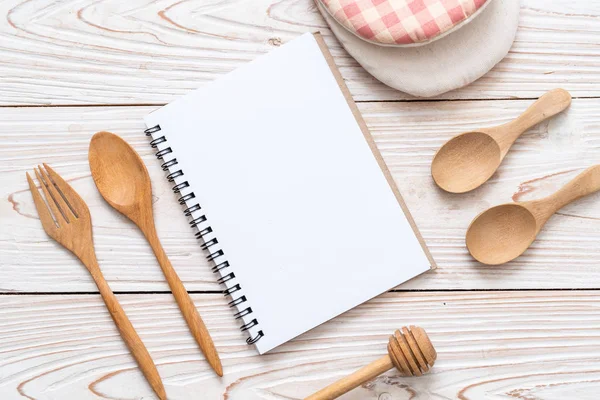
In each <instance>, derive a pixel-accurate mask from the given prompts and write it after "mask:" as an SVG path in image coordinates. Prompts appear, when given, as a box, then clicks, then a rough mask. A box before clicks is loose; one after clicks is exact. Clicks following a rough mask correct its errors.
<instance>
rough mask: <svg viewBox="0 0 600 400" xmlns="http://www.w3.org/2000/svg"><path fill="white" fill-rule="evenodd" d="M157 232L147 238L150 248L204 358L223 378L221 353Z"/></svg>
mask: <svg viewBox="0 0 600 400" xmlns="http://www.w3.org/2000/svg"><path fill="white" fill-rule="evenodd" d="M155 232H156V231H154V234H153V233H150V235H147V236H146V237H147V238H148V242H150V246H151V247H152V250H153V251H154V254H155V255H156V258H157V260H158V263H159V264H160V267H161V269H162V271H163V274H164V275H165V279H166V280H167V283H168V284H169V287H170V288H171V291H172V292H173V297H175V301H177V305H179V309H180V310H181V314H183V318H184V319H185V322H186V323H187V325H188V327H189V328H190V332H191V333H192V336H194V339H195V340H196V343H198V346H200V350H202V353H203V354H204V357H206V360H207V361H208V363H209V364H210V366H211V367H212V369H213V370H214V371H215V372H216V373H217V375H219V376H223V366H222V365H221V359H220V358H219V353H217V349H216V347H215V344H214V342H213V340H212V338H211V337H210V333H209V332H208V329H207V328H206V325H205V324H204V321H202V318H201V317H200V314H199V313H198V310H197V309H196V306H195V305H194V302H193V301H192V298H191V297H190V295H189V294H188V292H187V290H186V289H185V287H184V286H183V283H182V282H181V279H179V276H178V275H177V273H176V272H175V269H173V266H172V265H171V262H170V261H169V258H168V257H167V254H166V253H165V251H164V249H163V247H162V245H161V244H160V241H159V240H158V236H157V235H156V233H155Z"/></svg>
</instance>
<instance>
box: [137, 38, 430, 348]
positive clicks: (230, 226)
mask: <svg viewBox="0 0 600 400" xmlns="http://www.w3.org/2000/svg"><path fill="white" fill-rule="evenodd" d="M145 121H146V124H147V125H148V126H149V127H151V126H154V125H157V124H159V125H160V127H161V131H160V132H157V133H155V134H154V137H155V138H156V137H160V136H162V135H165V136H166V138H167V142H166V143H163V144H161V145H160V146H159V148H160V149H164V148H166V147H171V148H172V150H173V153H171V154H169V155H167V156H166V157H165V160H169V159H170V158H172V157H176V158H177V160H178V161H179V165H177V166H175V167H173V168H171V171H176V170H178V169H182V170H183V172H184V173H185V176H184V177H180V178H178V179H177V180H176V183H181V182H183V181H188V182H189V184H190V188H187V189H185V190H184V191H183V193H184V194H186V193H189V192H190V191H193V192H194V194H195V195H196V197H195V199H193V200H190V201H188V202H187V205H188V206H191V205H193V204H195V203H199V204H200V205H201V206H202V209H201V210H200V211H199V212H195V213H194V214H193V217H198V216H201V215H206V217H207V221H206V222H205V223H204V224H201V225H200V229H202V228H203V227H206V226H210V227H212V229H213V232H212V233H211V234H210V235H209V236H208V237H207V240H208V239H210V238H211V237H215V238H217V239H218V244H217V245H215V246H212V247H211V248H210V250H211V251H215V250H217V249H222V250H223V251H224V256H221V257H217V259H216V260H215V261H216V262H217V263H219V262H221V261H224V260H227V261H228V262H229V265H230V266H229V267H227V268H225V269H224V270H222V271H221V274H222V275H223V276H226V277H228V276H229V275H228V274H230V273H232V272H233V273H234V274H235V277H234V278H232V279H231V280H229V281H227V283H226V285H227V287H234V286H235V285H236V284H239V285H240V286H241V288H242V289H241V290H238V291H237V292H235V293H233V296H232V299H233V300H235V299H239V298H240V297H241V296H242V295H243V296H245V299H246V301H245V302H243V303H241V304H240V305H238V309H239V310H244V309H246V308H247V307H251V309H252V313H251V314H249V315H248V316H246V317H244V318H243V320H244V323H251V321H252V320H253V319H256V321H257V322H258V324H257V325H256V326H253V327H252V328H250V329H249V333H250V335H252V336H256V335H257V334H258V332H259V331H262V333H263V334H264V336H263V337H262V338H261V339H260V340H259V341H258V342H257V343H256V346H257V348H258V350H259V352H260V353H264V352H266V351H269V350H271V349H272V348H274V347H276V346H278V345H280V344H282V343H284V342H286V341H288V340H290V339H292V338H293V337H295V336H297V335H299V334H301V333H303V332H306V331H307V330H309V329H311V328H313V327H316V326H317V325H319V324H321V323H323V322H325V321H327V320H329V319H331V318H333V317H335V316H336V315H339V314H341V313H343V312H344V311H347V310H349V309H351V308H353V307H355V306H357V305H358V304H360V303H363V302H364V301H366V300H368V299H370V298H372V297H374V296H376V295H378V294H380V293H382V292H385V291H386V290H389V289H390V288H393V287H394V286H396V285H398V284H400V283H402V282H404V281H406V280H408V279H410V278H412V277H414V276H416V275H418V274H420V273H422V272H424V271H426V270H428V269H429V268H430V263H429V261H428V259H427V256H426V255H425V253H424V250H423V248H422V247H421V245H420V243H419V241H418V239H417V237H416V236H415V233H414V232H413V230H412V228H411V226H410V224H409V222H408V220H407V218H406V217H405V215H404V213H403V211H402V208H401V207H400V205H399V203H398V200H397V199H396V197H395V196H394V194H393V192H392V190H391V188H390V186H389V184H388V182H387V181H386V179H385V176H384V174H383V172H382V170H381V168H380V167H379V165H378V163H377V161H376V159H375V157H374V156H373V153H372V152H371V150H370V148H369V146H368V143H367V141H366V140H365V137H364V135H363V133H362V132H361V129H360V127H359V125H358V123H357V121H356V119H355V118H354V116H353V114H352V112H351V110H350V108H349V106H348V104H347V102H346V100H345V99H344V96H343V94H342V92H341V90H340V88H339V86H338V85H337V83H336V81H335V78H334V76H333V74H332V72H331V70H330V68H329V66H328V65H327V63H326V60H325V58H324V56H323V54H322V52H321V50H320V48H319V46H318V43H317V42H316V40H315V38H314V36H313V35H312V34H305V35H302V36H301V37H299V38H297V39H295V40H293V41H291V42H290V43H288V44H286V45H284V46H282V47H280V48H278V49H276V50H274V51H272V52H271V53H269V54H267V55H265V56H263V57H260V58H258V59H256V60H254V61H253V62H250V63H248V64H246V65H245V66H243V67H241V68H239V69H238V70H236V71H234V72H232V73H230V74H228V75H226V76H224V77H222V78H220V79H217V80H216V81H214V82H212V83H211V84H209V85H207V86H205V87H202V88H201V89H199V90H196V91H194V92H192V93H191V94H189V95H188V96H185V97H183V98H181V99H179V100H177V101H175V102H173V103H171V104H169V105H167V106H165V107H163V108H161V109H159V110H157V111H155V112H154V113H152V114H150V115H149V116H147V117H146V119H145ZM175 268H177V266H176V265H175ZM229 277H230V276H229Z"/></svg>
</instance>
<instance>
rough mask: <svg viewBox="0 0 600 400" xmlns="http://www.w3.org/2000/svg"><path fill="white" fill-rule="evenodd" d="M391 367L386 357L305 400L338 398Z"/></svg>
mask: <svg viewBox="0 0 600 400" xmlns="http://www.w3.org/2000/svg"><path fill="white" fill-rule="evenodd" d="M393 367H394V364H392V360H391V359H390V356H388V355H386V356H384V357H381V358H380V359H379V360H377V361H373V362H372V363H371V364H369V365H367V366H366V367H363V368H361V369H359V370H358V371H356V372H354V373H353V374H351V375H348V376H347V377H345V378H342V379H340V380H339V381H337V382H335V383H332V384H331V385H329V386H327V387H326V388H324V389H321V390H319V391H318V392H317V393H315V394H312V395H310V396H308V397H307V398H306V399H305V400H331V399H335V398H338V397H339V396H341V395H343V394H344V393H347V392H349V391H350V390H352V389H354V388H355V387H358V386H360V385H362V384H363V383H365V382H367V381H370V380H371V379H373V378H375V377H377V376H379V375H381V374H383V373H384V372H385V371H388V370H390V369H392V368H393Z"/></svg>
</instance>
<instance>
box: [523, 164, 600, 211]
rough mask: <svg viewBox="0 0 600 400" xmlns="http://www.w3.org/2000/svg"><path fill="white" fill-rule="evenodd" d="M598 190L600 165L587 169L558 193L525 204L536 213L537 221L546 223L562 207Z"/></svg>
mask: <svg viewBox="0 0 600 400" xmlns="http://www.w3.org/2000/svg"><path fill="white" fill-rule="evenodd" d="M598 190H600V164H599V165H594V166H592V167H589V168H587V169H586V170H585V171H583V172H582V173H580V174H579V175H577V176H576V177H575V178H573V180H572V181H570V182H569V183H567V184H566V185H565V186H563V187H562V188H560V189H559V190H558V191H557V192H556V193H554V194H552V195H550V196H548V197H545V198H543V199H540V200H534V201H530V202H526V203H525V204H526V207H527V208H529V209H530V211H532V212H533V213H534V215H535V216H536V219H539V220H541V221H543V222H545V221H546V220H547V219H548V218H550V217H551V216H552V214H554V213H555V212H556V211H558V210H560V209H561V208H562V207H564V206H566V205H567V204H569V203H571V202H573V201H575V200H577V199H579V198H581V197H583V196H587V195H588V194H592V193H594V192H597V191H598Z"/></svg>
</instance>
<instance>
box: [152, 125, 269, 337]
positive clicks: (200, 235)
mask: <svg viewBox="0 0 600 400" xmlns="http://www.w3.org/2000/svg"><path fill="white" fill-rule="evenodd" d="M160 131H161V128H160V125H155V126H153V127H151V128H148V129H146V130H145V131H144V133H146V136H150V137H153V136H152V135H153V134H154V133H157V132H160ZM166 142H167V138H166V137H165V136H164V135H163V136H159V137H157V138H155V139H154V138H153V139H152V141H150V146H152V148H153V149H158V145H160V144H163V143H166ZM171 153H173V150H172V149H171V147H168V146H167V147H165V148H163V149H162V150H158V151H157V152H156V154H155V155H156V158H158V159H159V160H163V159H164V157H165V156H166V155H168V154H171ZM178 164H179V163H178V162H177V159H176V158H173V159H171V160H168V161H165V162H164V163H163V164H162V165H161V168H162V170H163V171H165V172H169V174H168V175H167V180H168V181H169V182H170V183H174V182H175V179H177V178H181V177H183V176H184V175H185V173H184V172H183V170H181V169H176V170H175V171H171V168H172V167H175V166H176V165H178ZM189 187H190V184H189V182H188V181H183V182H181V183H179V184H176V185H175V186H173V192H175V193H180V192H181V191H182V190H183V189H186V188H189ZM195 198H196V195H195V194H194V192H190V193H188V194H185V195H183V196H181V197H180V198H179V200H178V201H179V204H181V205H186V203H187V202H188V201H189V200H192V199H195ZM201 208H202V207H200V204H198V203H196V204H193V205H191V206H189V207H188V208H186V209H185V210H184V211H183V214H184V215H185V216H186V217H191V218H192V220H191V221H190V226H191V227H192V228H197V229H198V232H196V234H195V236H196V239H198V240H202V241H203V244H202V246H201V247H202V249H203V250H206V251H207V252H208V253H209V254H208V255H207V256H206V259H207V260H208V261H212V262H214V264H215V266H214V267H213V268H212V271H213V272H214V273H219V275H221V278H220V279H219V280H218V281H217V282H218V283H221V284H226V283H227V282H229V281H232V280H234V279H235V273H233V272H230V273H228V274H225V275H223V274H221V271H222V270H224V269H226V268H229V267H230V265H229V262H228V261H221V258H222V257H225V252H224V251H223V250H221V249H219V250H212V249H211V247H212V246H215V245H217V244H218V243H219V240H218V239H217V238H213V239H209V240H205V236H206V235H208V234H210V233H212V232H213V229H212V227H211V226H207V227H203V228H200V227H199V225H200V224H202V223H204V222H206V221H207V218H206V216H205V215H201V216H199V217H196V218H194V217H193V216H192V214H193V213H194V212H196V211H199V210H200V209H201ZM226 286H227V285H226ZM241 290H242V287H241V286H240V285H239V284H237V283H236V284H234V285H233V286H231V287H228V288H227V289H226V290H225V291H224V292H223V294H224V295H225V296H230V297H231V298H232V300H231V301H230V302H229V307H236V308H237V309H238V312H237V313H236V314H235V315H234V317H235V319H241V318H244V317H246V316H248V315H250V314H252V313H253V311H252V307H246V308H244V309H242V310H240V307H238V306H240V305H242V304H244V303H247V301H248V299H247V298H246V296H244V295H242V296H240V297H238V298H235V299H234V298H233V294H234V293H235V292H238V291H241ZM244 322H245V321H244ZM258 325H259V323H258V320H257V319H256V318H253V319H252V320H250V321H249V322H247V323H245V324H244V325H242V326H241V327H240V330H241V331H242V332H246V331H249V330H250V329H251V328H254V327H256V326H258ZM263 336H264V333H263V331H262V330H259V331H258V333H257V334H256V335H255V336H254V337H252V336H251V337H249V338H247V339H246V343H248V344H254V343H256V342H258V341H259V340H260V338H262V337H263Z"/></svg>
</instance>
